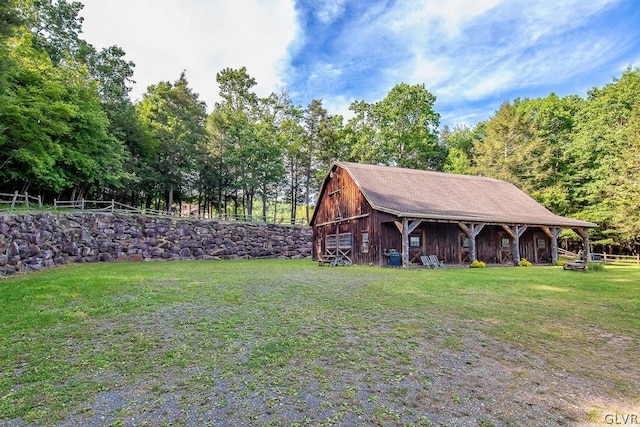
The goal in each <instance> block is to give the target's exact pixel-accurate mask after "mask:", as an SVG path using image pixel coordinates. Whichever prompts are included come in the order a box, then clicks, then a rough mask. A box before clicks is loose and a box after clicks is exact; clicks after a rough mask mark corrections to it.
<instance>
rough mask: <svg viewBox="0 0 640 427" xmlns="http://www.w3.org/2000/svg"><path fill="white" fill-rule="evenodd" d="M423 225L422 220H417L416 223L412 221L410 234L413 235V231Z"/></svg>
mask: <svg viewBox="0 0 640 427" xmlns="http://www.w3.org/2000/svg"><path fill="white" fill-rule="evenodd" d="M420 224H422V220H421V219H416V220H415V221H412V222H411V224H409V230H408V233H409V234H411V233H413V231H414V230H415V229H416V228H418V226H419V225H420Z"/></svg>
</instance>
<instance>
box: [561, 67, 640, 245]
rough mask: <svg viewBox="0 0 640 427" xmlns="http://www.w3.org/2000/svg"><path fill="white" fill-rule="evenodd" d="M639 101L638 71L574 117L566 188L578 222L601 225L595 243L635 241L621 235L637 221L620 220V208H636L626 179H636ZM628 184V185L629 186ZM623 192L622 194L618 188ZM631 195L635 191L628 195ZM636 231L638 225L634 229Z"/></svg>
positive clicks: (596, 92)
mask: <svg viewBox="0 0 640 427" xmlns="http://www.w3.org/2000/svg"><path fill="white" fill-rule="evenodd" d="M638 99H640V69H637V68H636V69H627V70H626V71H625V72H624V73H623V74H622V76H621V77H620V78H616V79H614V81H613V82H612V83H610V84H608V85H606V86H605V87H603V88H593V89H592V90H591V91H589V94H588V97H587V100H586V102H585V103H584V106H583V108H582V109H581V110H580V111H579V112H578V114H577V115H576V126H575V129H574V132H573V134H572V138H571V144H570V145H569V146H568V147H567V154H568V156H569V158H570V160H571V163H570V169H569V173H568V178H569V179H568V184H569V185H570V187H571V188H572V189H573V194H572V199H573V206H572V208H573V210H574V211H575V212H576V213H577V215H579V216H580V217H582V218H584V219H587V220H590V221H593V222H595V223H597V224H599V227H598V229H596V230H595V236H594V241H595V242H596V243H600V244H603V245H609V246H618V247H624V246H628V245H629V244H630V242H632V241H633V240H634V238H633V237H632V236H631V235H629V234H626V235H625V236H623V235H622V234H621V228H620V227H621V226H622V227H624V228H625V229H627V230H628V228H629V227H628V225H626V224H627V221H629V220H630V221H632V218H634V215H631V216H630V217H625V216H623V215H620V213H621V212H624V211H625V209H624V208H623V210H619V209H620V207H621V205H625V204H627V205H630V206H633V205H634V203H635V202H634V201H633V200H632V199H629V195H630V194H633V186H629V185H628V181H627V180H628V179H637V178H635V177H633V178H631V177H629V176H628V175H627V174H629V173H633V171H634V170H635V166H634V165H633V159H634V157H635V156H634V152H635V151H634V150H635V148H634V147H635V146H636V145H637V139H635V138H636V136H637V134H636V127H635V126H636V114H637V112H636V111H637V109H638V108H639V107H638ZM625 182H626V183H625ZM619 184H622V187H623V188H624V189H623V190H622V191H620V192H619V191H618V188H617V187H618V185H619ZM627 191H631V192H630V193H629V192H627ZM632 224H634V225H632V227H637V223H632Z"/></svg>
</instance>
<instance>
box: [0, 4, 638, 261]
mask: <svg viewBox="0 0 640 427" xmlns="http://www.w3.org/2000/svg"><path fill="white" fill-rule="evenodd" d="M81 9H82V4H81V3H79V2H67V1H65V0H59V1H55V2H54V1H52V0H0V182H1V183H2V184H1V186H0V192H14V191H19V192H20V193H24V192H28V193H29V194H32V195H39V196H41V198H42V199H43V200H44V201H45V202H49V203H52V202H53V199H63V200H79V199H82V198H84V199H93V200H112V199H113V200H117V201H119V202H122V203H126V204H128V205H132V206H140V207H147V208H155V209H164V210H167V211H171V209H173V207H174V206H176V203H181V202H186V203H190V204H192V206H197V209H198V211H199V212H206V213H209V214H217V213H221V212H224V213H233V214H235V215H240V216H244V217H247V218H248V219H251V218H252V217H255V216H257V217H262V218H264V217H266V216H267V215H270V213H269V212H272V211H273V212H275V211H278V209H280V210H282V208H283V207H286V209H287V210H288V211H289V216H290V218H292V219H293V220H295V219H296V218H297V217H300V216H303V217H305V218H307V219H308V218H309V217H310V215H311V210H312V208H313V204H314V202H315V197H316V195H317V191H318V189H319V186H320V183H321V181H322V179H323V178H324V175H325V173H326V172H327V170H328V168H329V166H330V165H331V163H332V162H333V161H336V160H344V161H353V162H362V163H374V164H384V165H397V166H402V167H408V168H417V169H428V170H437V171H445V172H452V173H461V174H481V175H483V176H488V177H495V178H498V179H502V180H505V181H508V182H511V183H513V184H515V185H516V186H518V187H519V188H521V189H522V190H524V191H525V192H527V193H528V194H530V195H531V196H532V197H534V198H535V199H536V200H538V201H539V202H540V203H542V204H543V205H545V206H546V207H547V208H549V209H550V210H552V211H553V212H554V213H557V214H559V215H564V216H570V217H574V218H578V219H583V220H587V221H592V222H595V223H597V224H598V225H599V226H598V227H597V228H596V229H595V230H593V232H592V238H593V243H594V246H597V247H598V249H599V250H603V251H606V252H626V253H634V254H636V253H638V250H639V249H640V181H639V180H638V179H637V176H638V172H639V170H640V101H639V100H640V69H637V68H629V69H627V70H626V71H624V72H623V73H621V75H620V76H617V77H616V78H614V79H613V80H612V82H611V83H609V84H607V85H606V86H604V87H601V88H597V87H596V88H593V89H591V90H590V91H589V92H588V94H587V96H586V97H585V98H583V97H580V96H578V95H573V96H567V97H558V96H556V95H554V94H550V95H549V96H547V97H545V98H535V99H528V98H525V99H515V100H509V101H505V102H504V103H503V104H502V105H501V106H500V108H499V109H498V110H497V111H496V112H495V114H494V115H493V116H492V117H490V118H489V119H488V120H486V121H484V122H481V123H478V124H476V125H474V126H466V125H458V126H455V127H453V128H448V127H446V126H444V127H441V126H440V115H439V114H438V113H437V111H436V110H435V108H434V104H435V101H436V98H435V96H434V95H432V94H431V93H430V92H429V91H428V90H427V88H426V86H425V85H424V84H417V85H408V84H405V83H399V84H397V85H396V86H394V87H393V88H392V89H391V90H390V91H389V92H388V94H387V95H386V96H385V97H384V99H382V100H379V101H375V102H367V101H364V100H362V101H355V102H353V103H352V104H351V106H350V110H351V112H352V117H351V118H350V119H348V120H345V119H344V118H343V117H342V116H340V115H337V114H331V113H330V112H328V111H327V110H326V109H325V108H324V106H323V104H322V100H321V99H315V100H313V101H311V102H310V103H309V105H307V106H306V107H303V106H299V105H295V104H294V103H293V101H292V100H291V99H290V97H289V95H288V93H287V91H286V90H282V91H281V92H279V93H272V94H270V95H269V96H268V97H266V98H262V97H259V96H257V95H256V94H255V92H254V91H253V88H254V86H255V85H256V81H255V79H254V78H253V77H251V75H250V74H249V72H248V70H247V69H246V68H240V69H231V68H225V69H223V70H221V71H220V72H219V73H218V74H217V75H216V82H215V84H217V85H218V87H219V93H220V101H219V102H217V103H216V104H215V105H214V106H212V108H211V111H210V112H207V106H206V105H205V103H204V102H203V101H201V100H200V99H199V95H198V94H197V93H195V92H194V91H193V90H192V89H191V88H190V87H189V82H188V80H187V76H186V73H185V72H183V73H182V74H181V75H179V76H176V80H175V81H165V82H158V83H157V84H154V85H151V86H149V87H148V88H147V91H146V93H145V94H144V95H143V98H142V100H140V101H138V102H136V103H133V102H132V101H131V99H130V97H129V92H130V90H131V85H132V83H133V76H134V67H135V65H134V63H133V62H131V61H128V60H126V59H125V55H126V53H125V52H124V51H123V50H122V49H121V48H120V47H118V46H111V47H109V48H105V49H102V50H97V49H95V48H94V47H93V46H91V45H90V44H89V43H87V42H86V41H84V40H83V39H82V38H81V32H82V18H81V17H80V11H81ZM212 84H214V83H213V82H212Z"/></svg>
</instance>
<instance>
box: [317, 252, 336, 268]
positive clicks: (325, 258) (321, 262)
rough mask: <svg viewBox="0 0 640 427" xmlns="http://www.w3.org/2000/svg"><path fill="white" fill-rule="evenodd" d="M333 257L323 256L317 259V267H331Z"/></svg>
mask: <svg viewBox="0 0 640 427" xmlns="http://www.w3.org/2000/svg"><path fill="white" fill-rule="evenodd" d="M335 258H336V256H335V255H324V256H323V257H322V258H320V259H318V265H319V266H320V267H322V266H323V265H325V264H329V265H331V263H332V262H334V261H335Z"/></svg>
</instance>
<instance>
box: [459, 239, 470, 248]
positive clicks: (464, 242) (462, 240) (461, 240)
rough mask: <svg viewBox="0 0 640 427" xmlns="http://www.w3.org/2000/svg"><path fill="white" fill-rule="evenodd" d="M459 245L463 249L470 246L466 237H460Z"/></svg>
mask: <svg viewBox="0 0 640 427" xmlns="http://www.w3.org/2000/svg"><path fill="white" fill-rule="evenodd" d="M460 245H461V246H462V247H463V248H468V247H469V246H471V242H470V241H469V238H468V237H467V236H460Z"/></svg>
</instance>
